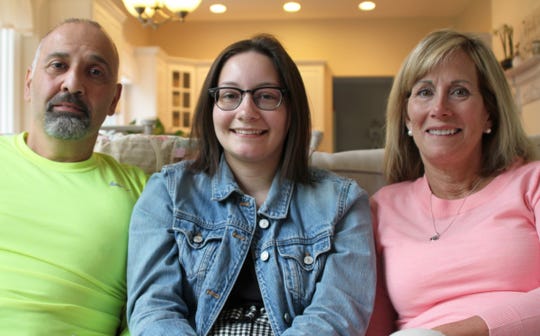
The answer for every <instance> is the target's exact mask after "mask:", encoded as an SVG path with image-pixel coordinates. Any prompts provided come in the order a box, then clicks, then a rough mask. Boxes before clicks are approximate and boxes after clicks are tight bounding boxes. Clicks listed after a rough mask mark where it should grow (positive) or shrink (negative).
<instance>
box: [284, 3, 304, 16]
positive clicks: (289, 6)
mask: <svg viewBox="0 0 540 336" xmlns="http://www.w3.org/2000/svg"><path fill="white" fill-rule="evenodd" d="M300 8H302V6H300V4H299V3H298V2H292V1H291V2H287V3H285V4H284V5H283V10H285V11H286V12H289V13H294V12H298V11H299V10H300Z"/></svg>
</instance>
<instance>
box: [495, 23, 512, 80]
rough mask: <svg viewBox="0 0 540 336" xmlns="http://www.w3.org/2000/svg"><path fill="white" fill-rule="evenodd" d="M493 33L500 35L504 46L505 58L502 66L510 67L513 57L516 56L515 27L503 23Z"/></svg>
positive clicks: (504, 67)
mask: <svg viewBox="0 0 540 336" xmlns="http://www.w3.org/2000/svg"><path fill="white" fill-rule="evenodd" d="M493 33H494V34H495V35H497V36H499V40H500V41H501V44H502V48H503V53H504V59H503V60H502V61H501V66H502V67H503V69H505V70H506V69H510V68H511V67H512V59H513V58H514V41H513V35H514V28H512V26H509V25H507V24H503V25H502V26H501V27H500V28H499V29H495V31H494V32H493Z"/></svg>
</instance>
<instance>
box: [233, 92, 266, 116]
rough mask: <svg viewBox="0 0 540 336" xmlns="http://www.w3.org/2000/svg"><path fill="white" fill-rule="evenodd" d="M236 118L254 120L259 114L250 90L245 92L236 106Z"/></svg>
mask: <svg viewBox="0 0 540 336" xmlns="http://www.w3.org/2000/svg"><path fill="white" fill-rule="evenodd" d="M238 112H239V113H238V118H239V119H240V120H256V119H259V117H260V116H261V115H260V114H259V108H258V107H257V105H255V102H254V101H253V96H252V95H251V92H245V93H244V96H243V98H242V101H241V102H240V105H239V106H238Z"/></svg>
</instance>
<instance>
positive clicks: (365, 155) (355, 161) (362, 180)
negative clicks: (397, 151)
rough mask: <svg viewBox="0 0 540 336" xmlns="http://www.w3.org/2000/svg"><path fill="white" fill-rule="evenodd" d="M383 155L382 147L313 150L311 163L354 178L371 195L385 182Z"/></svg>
mask: <svg viewBox="0 0 540 336" xmlns="http://www.w3.org/2000/svg"><path fill="white" fill-rule="evenodd" d="M383 156H384V149H382V148H377V149H358V150H351V151H343V152H337V153H326V152H314V153H313V154H312V155H311V164H312V165H313V166H315V167H319V168H324V169H328V170H331V171H333V172H334V173H336V174H339V175H342V176H347V177H350V178H352V179H355V180H356V182H358V184H359V185H360V187H362V188H363V189H364V190H366V191H367V193H368V194H369V195H373V193H375V191H377V190H379V189H380V188H381V187H382V186H384V185H385V184H386V183H385V179H384V176H383V173H382V165H383Z"/></svg>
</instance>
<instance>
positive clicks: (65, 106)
mask: <svg viewBox="0 0 540 336" xmlns="http://www.w3.org/2000/svg"><path fill="white" fill-rule="evenodd" d="M53 109H54V110H55V111H61V112H79V113H84V114H86V109H85V108H84V107H81V106H78V105H76V104H71V103H62V104H54V105H53Z"/></svg>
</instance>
